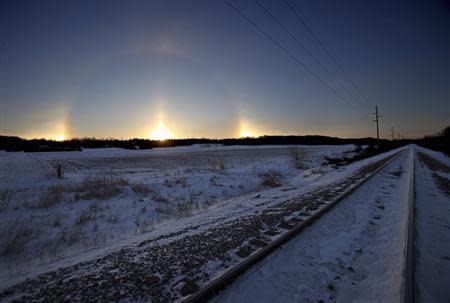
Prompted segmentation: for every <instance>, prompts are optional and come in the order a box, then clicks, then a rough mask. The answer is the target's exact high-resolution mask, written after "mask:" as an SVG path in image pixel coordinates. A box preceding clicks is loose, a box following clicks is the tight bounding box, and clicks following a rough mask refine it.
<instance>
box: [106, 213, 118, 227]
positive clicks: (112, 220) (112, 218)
mask: <svg viewBox="0 0 450 303" xmlns="http://www.w3.org/2000/svg"><path fill="white" fill-rule="evenodd" d="M106 222H108V223H109V224H113V225H115V224H117V222H119V218H117V216H114V215H110V216H109V217H108V219H106Z"/></svg>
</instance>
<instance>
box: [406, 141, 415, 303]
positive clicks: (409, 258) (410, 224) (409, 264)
mask: <svg viewBox="0 0 450 303" xmlns="http://www.w3.org/2000/svg"><path fill="white" fill-rule="evenodd" d="M411 153H412V156H411V173H410V179H409V193H408V211H409V212H408V221H407V229H406V232H407V236H406V245H405V247H406V249H405V260H406V262H405V284H404V289H403V292H404V299H403V302H404V303H414V295H415V293H414V233H415V229H414V199H415V152H414V149H413V148H411Z"/></svg>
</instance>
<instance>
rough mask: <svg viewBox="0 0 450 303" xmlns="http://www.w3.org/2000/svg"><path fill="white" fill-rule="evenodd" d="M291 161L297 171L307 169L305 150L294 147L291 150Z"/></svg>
mask: <svg viewBox="0 0 450 303" xmlns="http://www.w3.org/2000/svg"><path fill="white" fill-rule="evenodd" d="M290 156H291V161H292V163H293V164H294V167H295V168H297V169H306V168H307V167H306V165H305V160H306V153H305V151H304V150H303V149H301V148H298V147H293V148H291V150H290Z"/></svg>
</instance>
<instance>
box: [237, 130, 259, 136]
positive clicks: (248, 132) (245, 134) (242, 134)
mask: <svg viewBox="0 0 450 303" xmlns="http://www.w3.org/2000/svg"><path fill="white" fill-rule="evenodd" d="M254 136H255V134H253V133H252V132H251V131H249V130H248V129H241V133H240V137H241V138H251V137H254Z"/></svg>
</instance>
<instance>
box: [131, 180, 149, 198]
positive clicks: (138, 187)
mask: <svg viewBox="0 0 450 303" xmlns="http://www.w3.org/2000/svg"><path fill="white" fill-rule="evenodd" d="M130 187H131V190H132V191H133V192H135V193H137V194H140V195H143V196H148V194H149V193H150V188H148V186H147V185H145V184H142V183H135V184H131V186H130Z"/></svg>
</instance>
